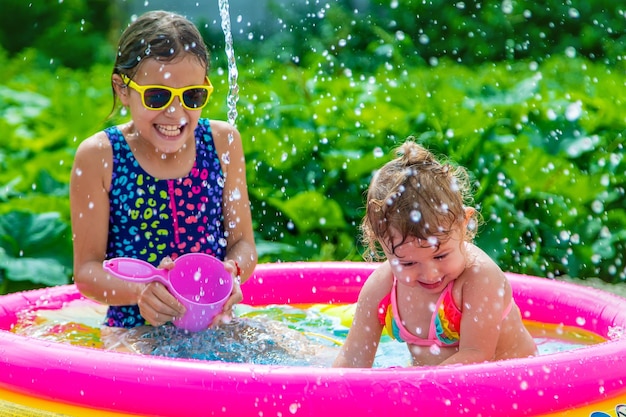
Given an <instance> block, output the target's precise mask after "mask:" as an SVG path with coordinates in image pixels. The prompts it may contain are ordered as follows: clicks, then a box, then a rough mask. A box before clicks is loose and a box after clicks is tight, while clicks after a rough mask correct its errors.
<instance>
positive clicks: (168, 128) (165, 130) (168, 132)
mask: <svg viewBox="0 0 626 417" xmlns="http://www.w3.org/2000/svg"><path fill="white" fill-rule="evenodd" d="M156 128H157V130H158V131H159V132H161V134H163V135H165V136H177V135H180V132H181V127H180V126H178V125H176V126H174V125H156Z"/></svg>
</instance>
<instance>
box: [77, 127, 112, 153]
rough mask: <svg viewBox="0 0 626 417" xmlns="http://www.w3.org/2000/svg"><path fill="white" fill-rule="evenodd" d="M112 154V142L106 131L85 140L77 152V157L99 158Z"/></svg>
mask: <svg viewBox="0 0 626 417" xmlns="http://www.w3.org/2000/svg"><path fill="white" fill-rule="evenodd" d="M110 153H111V141H110V140H109V137H108V136H107V134H106V132H105V131H104V130H101V131H99V132H97V133H95V134H93V135H91V136H89V137H88V138H86V139H84V140H83V141H82V142H81V143H80V144H79V145H78V148H77V150H76V156H77V157H79V158H80V157H89V156H93V157H97V156H100V155H103V154H105V155H106V154H110Z"/></svg>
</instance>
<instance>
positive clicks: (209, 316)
mask: <svg viewBox="0 0 626 417" xmlns="http://www.w3.org/2000/svg"><path fill="white" fill-rule="evenodd" d="M102 266H103V268H104V270H105V271H106V272H108V273H109V274H111V275H113V276H115V277H118V278H120V279H123V280H126V281H130V282H137V283H149V282H152V281H158V282H160V283H162V284H163V285H165V286H166V287H167V289H168V290H169V291H170V292H171V293H172V295H173V296H174V297H176V299H178V301H180V303H181V304H183V305H184V306H185V308H186V309H187V312H186V313H185V315H184V316H183V317H180V318H176V319H174V320H173V321H172V323H174V325H175V326H176V327H180V328H182V329H185V330H189V331H191V332H197V331H200V330H204V329H206V328H207V327H208V326H209V325H210V324H211V321H212V320H213V318H214V317H215V316H216V315H217V314H219V313H220V312H221V311H222V307H223V306H224V303H226V300H227V299H228V297H229V296H230V293H231V292H232V289H233V280H232V276H231V275H230V273H229V272H228V271H226V269H224V264H223V263H222V262H221V261H220V260H219V259H217V258H215V257H213V256H211V255H208V254H205V253H187V254H184V255H181V256H179V257H178V258H176V259H175V260H174V267H173V268H172V269H171V270H167V269H160V268H155V267H154V266H152V264H150V263H148V262H145V261H142V260H140V259H133V258H126V257H120V258H113V259H108V260H106V261H104V262H103V264H102Z"/></svg>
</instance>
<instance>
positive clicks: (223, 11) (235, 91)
mask: <svg viewBox="0 0 626 417" xmlns="http://www.w3.org/2000/svg"><path fill="white" fill-rule="evenodd" d="M218 1H219V8H220V18H221V20H222V32H224V41H225V47H224V49H225V50H226V58H227V62H228V87H229V88H228V97H227V98H226V104H227V105H228V123H230V124H231V125H232V126H235V123H236V121H237V101H238V100H239V85H238V84H237V77H238V75H239V72H238V71H237V62H236V60H235V48H234V47H233V34H232V31H231V27H230V7H229V4H228V0H218Z"/></svg>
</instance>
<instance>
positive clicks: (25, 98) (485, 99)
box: [0, 0, 626, 291]
mask: <svg viewBox="0 0 626 417" xmlns="http://www.w3.org/2000/svg"><path fill="white" fill-rule="evenodd" d="M75 1H76V2H77V4H78V3H81V4H82V2H79V1H78V0H75ZM10 3H11V2H10ZM62 3H63V4H65V5H66V6H67V5H68V4H70V3H69V2H68V1H67V0H65V1H64V2H62ZM349 3H351V2H350V1H347V0H346V1H343V0H341V1H340V0H338V1H337V2H336V3H333V5H332V6H331V7H329V8H327V9H324V13H323V14H322V13H314V12H313V11H312V10H309V11H307V12H306V13H301V10H300V9H297V8H296V9H297V10H296V9H294V10H286V9H276V10H275V12H276V15H277V16H280V17H282V18H284V22H285V23H284V26H283V29H282V30H279V31H278V32H277V33H276V34H274V35H273V36H268V37H267V38H266V40H265V41H263V42H249V43H245V42H243V43H242V42H239V43H238V44H237V45H236V49H237V51H238V53H239V55H238V56H239V57H240V58H241V59H240V60H239V83H240V85H239V87H240V93H239V94H240V99H239V102H238V106H237V107H238V111H239V117H238V119H237V127H238V128H239V130H240V131H241V133H242V137H243V139H244V147H245V152H246V161H247V175H248V182H249V187H250V189H249V192H250V198H251V203H252V209H253V221H254V228H255V236H256V240H257V246H258V251H259V254H260V257H261V262H269V261H296V260H361V259H362V256H361V255H362V254H361V251H362V250H363V249H362V247H361V245H360V244H359V231H358V226H359V224H360V221H361V218H362V216H363V214H364V209H363V204H364V193H365V191H366V190H367V186H368V184H369V181H370V179H371V175H372V173H373V171H374V170H376V169H377V168H379V167H380V166H381V165H382V164H383V163H384V162H386V161H387V160H388V159H389V158H390V157H391V156H392V155H391V154H390V152H391V150H392V149H393V148H395V147H396V146H397V145H399V144H400V143H401V142H402V141H404V139H405V138H406V137H407V136H409V135H412V136H414V137H416V138H417V140H418V141H419V142H421V143H423V144H425V145H426V146H427V147H429V148H430V149H432V150H433V151H435V152H436V153H438V154H444V155H446V156H448V157H449V158H450V159H451V160H452V161H454V162H456V163H459V164H461V165H464V166H466V167H467V168H468V169H469V171H470V172H471V173H472V174H473V177H474V184H475V191H476V192H475V205H476V206H477V207H478V208H479V209H480V212H481V213H482V216H483V219H484V223H483V225H482V227H481V229H480V231H479V235H478V237H477V243H478V244H479V245H480V246H481V247H482V248H484V249H485V250H486V251H487V252H488V253H489V254H490V255H491V256H492V257H493V258H494V259H496V260H497V261H498V262H499V264H500V265H502V267H503V268H504V269H505V270H510V271H515V272H520V273H528V274H533V275H540V276H558V275H564V274H567V275H571V276H575V277H596V276H597V277H600V278H601V279H603V280H604V281H607V282H623V281H625V280H626V268H625V265H626V264H625V259H624V254H625V253H626V203H625V201H626V199H625V198H624V197H625V196H624V193H625V190H626V161H624V141H625V139H624V135H625V134H626V119H625V118H624V114H626V108H625V106H626V104H625V103H624V100H625V99H624V97H622V96H621V95H620V94H619V92H620V91H622V90H623V87H624V81H623V74H624V62H623V56H624V55H625V50H624V45H625V44H626V42H623V40H622V37H623V36H624V35H623V34H624V33H626V32H625V31H624V24H625V22H626V20H624V13H625V12H624V10H623V7H621V6H619V5H617V3H615V2H609V1H608V0H606V1H605V0H601V1H598V2H584V3H583V2H578V3H576V2H574V1H571V2H568V3H567V5H566V6H564V5H563V2H562V1H560V0H558V1H546V2H541V3H531V2H525V1H510V2H501V1H499V2H495V1H487V2H481V3H480V8H479V7H478V3H477V2H461V3H459V2H452V3H450V2H445V1H439V0H432V1H429V2H422V1H419V2H412V1H408V0H405V1H400V2H398V4H399V7H397V8H393V7H390V6H389V4H388V2H384V4H383V3H382V2H380V4H379V2H372V3H371V5H370V9H369V10H364V11H358V12H355V11H353V10H352V9H351V8H350V7H348V6H349ZM579 3H580V4H579ZM7 4H9V3H7ZM72 4H74V3H72ZM340 5H343V6H345V7H339V6H340ZM462 6H463V7H462ZM3 7H4V4H3ZM32 7H33V9H32V11H33V12H34V11H37V10H40V9H39V8H40V7H43V6H42V5H39V4H37V5H35V4H33V6H32ZM50 7H57V5H55V6H50ZM77 7H78V6H77ZM300 7H301V8H305V9H307V10H308V9H309V8H311V7H313V6H312V5H311V4H309V3H307V4H304V3H303V4H302V5H301V6H300ZM620 7H621V8H620ZM58 10H60V9H58ZM77 10H82V9H80V7H78V8H77ZM577 12H578V13H577ZM576 15H578V17H575V16H576ZM95 20H97V19H95V18H94V19H92V20H89V22H90V24H93V21H95ZM59 22H67V20H62V19H61V20H59ZM0 33H2V30H0ZM572 34H573V35H574V36H573V35H572ZM423 35H426V37H424V36H423ZM0 42H3V41H2V38H1V37H0ZM100 43H101V42H100ZM209 43H211V42H209ZM3 44H4V43H3ZM106 47H108V46H106V45H105V46H102V48H106ZM99 48H101V47H98V48H97V49H99ZM20 51H21V52H20V54H19V56H16V57H9V54H2V53H0V75H1V76H2V79H3V80H5V81H4V83H3V85H2V86H0V128H1V129H2V131H3V138H2V139H0V141H1V142H2V146H1V147H0V201H1V202H2V204H0V225H2V226H1V229H0V234H1V235H2V237H0V239H1V240H0V242H1V243H0V274H1V275H0V277H1V279H2V281H1V283H0V285H1V286H3V287H1V290H2V291H14V290H15V291H17V290H21V289H23V288H26V287H28V286H39V285H56V284H59V283H65V282H66V281H67V277H68V276H70V275H71V261H70V259H71V239H70V236H69V202H68V199H67V195H68V181H69V171H70V168H71V164H72V159H73V155H74V151H75V149H76V147H77V146H78V143H79V142H80V141H81V140H83V139H84V138H85V137H88V136H90V135H92V134H93V133H94V132H96V131H98V130H101V129H102V128H103V127H105V126H107V125H109V124H113V123H118V122H120V121H122V120H123V118H121V117H118V115H117V113H115V112H114V113H113V115H114V117H113V118H112V119H108V116H109V114H110V113H111V105H112V99H111V87H110V72H111V68H110V63H109V64H107V65H99V64H96V65H93V66H91V67H89V68H87V69H82V70H70V69H68V68H67V67H66V66H61V65H59V64H58V62H54V63H50V58H49V55H48V53H49V52H48V51H47V50H46V49H45V48H42V49H28V48H27V49H23V48H22V49H20ZM572 51H575V52H576V53H572ZM221 53H222V52H221V51H220V50H218V49H214V51H213V55H214V58H213V59H214V61H216V62H217V63H218V65H217V66H215V69H214V70H213V71H212V73H211V80H212V82H213V84H214V85H215V87H216V91H215V94H214V95H213V97H212V99H211V102H210V103H209V105H208V106H207V108H206V109H205V110H204V115H205V116H207V117H211V118H219V119H225V118H226V114H227V108H226V95H227V92H228V88H229V86H228V80H227V74H226V70H225V68H223V63H224V61H225V60H224V59H221V58H220V56H219V55H220V54H221ZM66 65H69V64H66ZM9 225H10V226H9ZM16 225H17V226H16ZM33 236H34V237H33ZM44 265H47V269H44ZM48 272H49V273H48Z"/></svg>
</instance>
